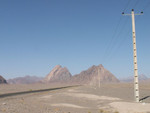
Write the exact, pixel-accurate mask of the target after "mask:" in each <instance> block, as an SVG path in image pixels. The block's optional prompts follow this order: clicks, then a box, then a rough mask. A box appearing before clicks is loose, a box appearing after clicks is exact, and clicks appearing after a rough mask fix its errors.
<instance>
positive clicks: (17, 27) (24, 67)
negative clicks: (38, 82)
mask: <svg viewBox="0 0 150 113" xmlns="http://www.w3.org/2000/svg"><path fill="white" fill-rule="evenodd" d="M131 9H134V10H135V13H140V12H141V11H143V12H144V15H142V16H136V17H135V20H136V38H137V55H138V56H137V57H138V69H139V74H145V75H146V76H148V77H150V71H149V67H150V60H149V58H150V54H149V53H150V49H149V48H150V44H149V42H150V38H149V36H150V32H149V29H150V21H149V20H150V13H149V11H150V1H149V0H145V1H142V0H115V1H111V0H94V1H93V0H82V1H81V0H64V1H58V0H49V1H48V0H32V1H29V0H28V1H20V0H14V1H10V0H5V1H0V17H1V19H0V25H1V26H0V31H1V33H0V42H1V44H0V63H1V65H0V70H1V71H0V75H2V76H3V77H4V78H6V79H7V78H13V77H18V76H25V75H36V76H43V77H44V76H45V75H47V74H48V73H49V72H50V71H51V70H52V69H53V67H55V65H58V64H59V65H62V66H65V67H67V68H68V69H69V71H70V72H71V74H72V75H74V74H77V73H80V72H81V71H82V70H86V69H88V68H89V67H90V66H92V65H99V64H103V66H104V67H105V68H106V69H108V70H109V71H110V72H112V73H113V74H114V75H115V76H116V77H118V78H119V77H125V76H131V75H133V55H132V54H133V53H132V51H133V49H132V29H131V17H129V16H122V15H121V13H122V12H123V11H124V12H125V13H131Z"/></svg>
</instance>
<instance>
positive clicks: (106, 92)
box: [0, 83, 150, 113]
mask: <svg viewBox="0 0 150 113" xmlns="http://www.w3.org/2000/svg"><path fill="white" fill-rule="evenodd" d="M50 87H60V85H57V86H56V85H44V84H41V85H40V84H34V85H18V86H17V85H12V86H10V87H9V85H2V86H1V85H0V91H1V94H4V93H8V92H15V91H26V90H30V89H32V90H34V89H43V88H50ZM7 88H8V89H7ZM3 90H4V91H3ZM146 96H150V83H146V84H145V83H143V84H140V97H141V98H143V97H146ZM115 112H116V113H117V112H119V113H150V97H148V98H146V99H144V100H143V102H142V103H135V102H134V96H133V86H132V84H130V83H128V84H127V83H119V84H104V85H101V87H100V88H98V87H92V86H78V87H70V88H66V89H59V90H53V91H46V92H38V93H31V94H23V95H17V96H10V97H5V98H0V113H115Z"/></svg>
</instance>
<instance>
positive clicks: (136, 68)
mask: <svg viewBox="0 0 150 113" xmlns="http://www.w3.org/2000/svg"><path fill="white" fill-rule="evenodd" d="M122 14H123V15H131V17H132V36H133V60H134V96H135V101H136V102H139V83H138V66H137V51H136V35H135V15H142V14H143V12H141V13H140V14H134V9H132V11H131V14H124V12H123V13H122Z"/></svg>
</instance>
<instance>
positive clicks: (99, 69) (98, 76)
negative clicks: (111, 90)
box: [98, 68, 101, 88]
mask: <svg viewBox="0 0 150 113" xmlns="http://www.w3.org/2000/svg"><path fill="white" fill-rule="evenodd" d="M99 70H100V69H99V68H98V78H99V84H98V85H99V88H100V81H101V79H100V72H99Z"/></svg>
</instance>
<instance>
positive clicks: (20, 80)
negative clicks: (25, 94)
mask: <svg viewBox="0 0 150 113" xmlns="http://www.w3.org/2000/svg"><path fill="white" fill-rule="evenodd" d="M42 79H43V78H42V77H36V76H29V75H27V76H24V77H16V78H13V79H8V80H7V82H8V83H9V84H32V83H36V82H39V81H40V80H42Z"/></svg>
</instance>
